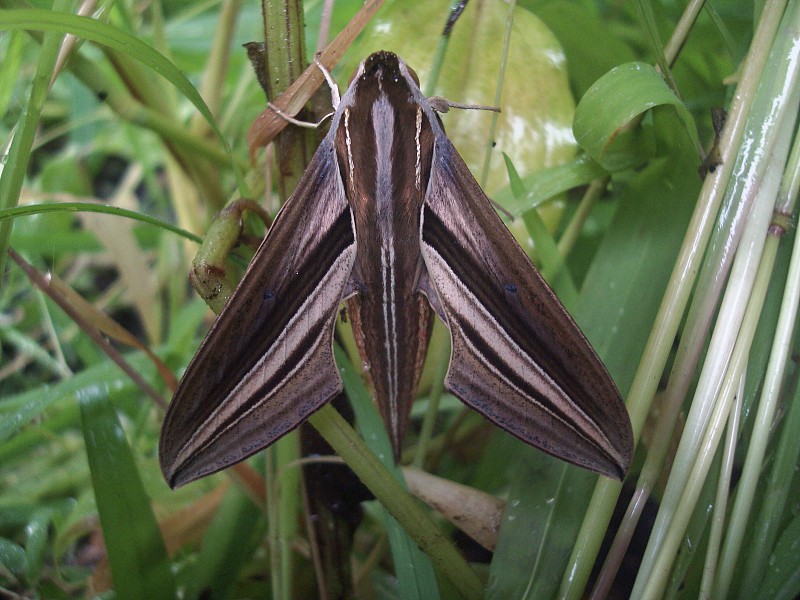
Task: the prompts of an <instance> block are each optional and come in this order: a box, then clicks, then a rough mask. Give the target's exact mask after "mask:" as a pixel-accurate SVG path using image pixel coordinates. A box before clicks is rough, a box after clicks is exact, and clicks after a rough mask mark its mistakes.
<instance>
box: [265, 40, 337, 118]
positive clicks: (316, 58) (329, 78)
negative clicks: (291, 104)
mask: <svg viewBox="0 0 800 600" xmlns="http://www.w3.org/2000/svg"><path fill="white" fill-rule="evenodd" d="M314 64H315V65H317V68H319V70H320V71H322V75H323V76H324V77H325V81H326V82H327V83H328V87H329V88H331V105H332V106H333V112H329V113H328V114H327V115H325V116H324V117H322V118H321V119H320V120H319V121H317V122H316V123H313V122H309V121H301V120H300V119H295V118H294V117H293V116H292V115H290V114H288V113H285V112H284V111H283V110H281V108H280V107H278V106H276V105H275V104H273V103H272V102H267V106H269V107H270V108H271V109H272V110H273V112H274V113H275V114H276V115H278V116H279V117H281V118H282V119H283V120H284V121H286V122H288V123H291V124H292V125H296V126H297V127H305V128H306V129H316V128H317V127H319V126H320V125H322V124H323V123H324V122H325V121H327V120H328V119H329V118H330V117H332V116H333V115H334V114H335V112H336V109H337V108H338V107H339V102H341V96H340V95H339V86H337V85H336V82H335V81H334V80H333V77H332V76H331V72H330V71H328V69H327V68H326V67H325V65H323V64H322V63H321V62H320V60H319V56H318V55H315V56H314Z"/></svg>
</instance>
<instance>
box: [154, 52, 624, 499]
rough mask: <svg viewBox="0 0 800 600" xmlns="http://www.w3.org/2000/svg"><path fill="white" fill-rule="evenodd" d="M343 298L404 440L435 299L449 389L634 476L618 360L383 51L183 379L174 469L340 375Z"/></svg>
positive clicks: (266, 422)
mask: <svg viewBox="0 0 800 600" xmlns="http://www.w3.org/2000/svg"><path fill="white" fill-rule="evenodd" d="M345 298H350V300H349V301H348V314H349V315H350V320H351V322H352V324H353V329H354V333H355V339H356V341H357V345H358V348H359V352H360V354H361V358H362V362H363V364H364V365H365V366H366V369H365V370H366V372H367V376H368V379H369V380H370V383H371V386H372V389H373V394H374V397H375V400H376V402H377V403H378V406H379V408H380V410H381V414H382V416H383V418H384V421H385V422H386V426H387V428H388V430H389V432H390V437H391V439H392V443H393V445H394V448H395V453H396V454H397V455H399V449H400V443H401V441H402V438H403V435H404V432H405V429H406V425H407V422H408V414H409V412H410V409H411V403H412V401H413V399H414V396H415V395H416V389H417V385H418V382H419V376H420V372H421V370H422V362H423V359H424V356H425V352H426V349H427V344H428V337H429V335H430V327H431V307H432V308H433V309H434V310H435V312H436V313H437V314H438V315H439V317H440V318H441V319H442V320H443V321H444V323H445V325H446V326H447V327H448V328H449V330H450V334H451V337H452V341H453V350H452V355H451V360H450V367H449V370H448V373H447V377H446V380H445V385H446V387H447V389H449V390H450V391H451V392H453V393H454V394H455V395H456V396H458V397H459V398H461V400H463V401H464V402H465V403H467V404H468V405H470V406H471V407H473V408H474V409H476V410H477V411H479V412H480V413H481V414H483V415H484V416H486V417H487V418H488V419H490V420H491V421H493V422H494V423H496V424H497V425H499V426H500V427H502V428H503V429H505V430H506V431H509V432H510V433H512V434H514V435H516V436H517V437H519V438H521V439H522V440H524V441H526V442H527V443H529V444H531V445H534V446H536V447H539V448H541V449H542V450H544V451H545V452H548V453H550V454H553V455H555V456H558V457H560V458H563V459H564V460H567V461H570V462H573V463H575V464H578V465H581V466H583V467H586V468H589V469H592V470H595V471H598V472H600V473H605V474H607V475H610V476H612V477H616V478H621V477H622V476H623V475H624V473H625V471H626V470H627V468H628V465H629V464H630V459H631V454H632V447H633V443H632V434H631V428H630V422H629V420H628V416H627V413H626V411H625V407H624V405H623V404H622V401H621V399H620V396H619V393H618V392H617V390H616V387H615V386H614V383H613V381H612V380H611V377H610V376H609V375H608V373H607V371H606V370H605V367H604V366H603V364H602V363H601V362H600V360H599V358H598V357H597V355H596V354H595V353H594V351H593V350H592V348H591V346H590V345H589V343H588V342H587V341H586V339H585V338H584V336H583V334H582V333H581V331H580V329H578V327H577V325H576V324H575V323H574V321H573V320H572V318H571V317H570V316H569V314H568V313H567V312H566V310H565V309H564V308H563V306H562V305H561V304H560V303H559V301H558V299H557V298H556V297H555V295H554V294H553V292H552V291H551V290H550V288H549V287H548V286H547V284H546V283H545V282H544V280H543V279H542V278H541V276H539V274H538V273H537V272H536V270H535V269H534V267H533V265H532V263H531V262H530V259H529V258H528V257H527V255H526V254H525V252H524V251H523V250H522V249H521V248H520V246H519V245H518V244H517V243H516V241H515V240H514V238H513V236H512V235H511V234H510V233H509V231H508V229H507V228H506V227H505V225H503V223H502V221H501V220H500V218H499V217H498V216H497V214H496V213H495V211H494V209H493V207H492V205H491V203H490V201H489V200H488V198H487V197H486V195H485V194H484V193H483V191H482V190H481V189H480V187H479V186H478V184H477V182H476V181H475V179H474V178H473V177H472V175H471V174H470V172H469V170H468V169H467V167H466V165H465V164H464V162H463V160H462V159H461V157H460V156H459V155H458V153H457V152H456V150H455V148H454V147H453V145H452V144H451V143H450V141H449V140H448V139H447V136H446V135H445V133H444V128H443V127H442V124H441V121H440V120H439V116H438V115H437V114H436V112H435V110H434V108H433V107H432V106H431V104H430V102H428V100H427V99H426V98H425V97H424V96H423V95H422V92H421V91H420V89H419V86H418V83H417V81H416V79H415V77H414V76H413V75H412V73H411V72H410V70H409V69H408V68H407V67H406V65H405V63H403V62H402V61H401V60H400V59H399V58H397V57H396V56H395V55H394V54H391V53H389V52H378V53H376V54H373V55H372V56H370V57H369V58H367V59H366V60H365V61H364V62H363V63H362V64H361V65H360V67H359V68H358V70H357V71H356V74H355V75H354V76H353V79H352V80H351V83H350V85H349V87H348V89H347V92H346V93H345V94H344V95H343V96H342V99H341V102H340V103H339V106H338V107H337V108H336V112H335V114H334V117H333V120H332V122H331V129H330V131H329V133H328V135H327V136H326V138H325V140H324V141H323V143H322V145H321V146H320V149H319V150H318V151H317V153H316V154H315V155H314V158H313V159H312V162H311V165H310V166H309V168H308V170H307V171H306V173H305V174H304V176H303V178H302V179H301V181H300V184H299V185H298V189H297V191H295V193H294V194H293V195H292V198H291V199H290V200H289V201H288V202H287V203H286V205H285V206H284V207H283V209H282V210H281V211H280V213H279V215H278V217H277V219H276V220H275V223H274V224H273V226H272V228H271V229H270V231H269V233H268V234H267V237H266V238H265V240H264V242H263V243H262V245H261V247H260V248H259V250H258V252H257V253H256V256H255V257H254V259H253V262H252V263H251V265H250V267H249V268H248V270H247V272H246V273H245V276H244V277H243V279H242V281H241V283H240V284H239V286H238V288H237V290H236V292H235V293H234V294H233V296H232V297H231V299H230V301H229V302H228V304H227V305H226V307H225V308H224V309H223V311H222V313H221V314H220V316H219V318H218V320H217V322H216V323H215V324H214V326H213V327H212V329H211V331H210V332H209V333H208V336H207V337H206V340H205V341H204V342H203V344H202V345H201V347H200V349H199V350H198V352H197V355H196V356H195V358H194V359H193V360H192V362H191V363H190V365H189V367H188V369H187V372H186V374H185V375H184V378H183V380H182V381H181V384H180V386H179V388H178V391H177V392H176V394H175V398H174V400H173V403H172V404H171V405H170V408H169V411H168V413H167V417H166V419H165V422H164V427H163V429H162V434H161V443H160V457H161V464H162V469H163V470H164V473H165V476H166V478H167V481H168V482H170V484H171V485H173V486H175V485H180V484H183V483H186V482H188V481H191V480H193V479H196V478H198V477H201V476H203V475H205V474H208V473H211V472H214V471H217V470H220V469H222V468H224V467H226V466H229V465H231V464H233V463H235V462H238V461H240V460H243V459H244V458H246V457H247V456H249V455H251V454H253V453H255V452H257V451H258V450H260V449H261V448H263V447H265V446H267V445H268V444H270V443H272V442H273V441H275V440H276V439H277V438H278V437H280V436H281V435H283V434H284V433H286V432H287V431H289V430H290V429H292V428H294V427H296V426H297V425H298V424H299V423H300V422H301V421H302V420H303V419H304V418H305V417H307V416H308V414H309V413H310V412H312V411H313V410H316V409H317V408H319V407H320V406H321V405H322V404H323V403H325V402H326V401H328V400H329V399H330V398H331V397H333V396H334V395H335V394H336V393H338V392H339V391H340V390H341V379H340V378H339V375H338V373H337V372H336V367H335V364H334V362H333V356H332V332H333V326H334V320H335V316H336V313H337V311H338V307H339V303H340V301H341V300H342V299H345Z"/></svg>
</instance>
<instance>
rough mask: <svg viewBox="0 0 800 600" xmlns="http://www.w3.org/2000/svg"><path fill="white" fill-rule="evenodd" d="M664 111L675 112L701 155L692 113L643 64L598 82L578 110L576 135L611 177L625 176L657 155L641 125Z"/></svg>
mask: <svg viewBox="0 0 800 600" xmlns="http://www.w3.org/2000/svg"><path fill="white" fill-rule="evenodd" d="M662 106H665V107H670V108H672V109H674V110H675V112H676V113H677V115H678V117H679V119H680V121H681V122H682V123H683V126H684V127H685V129H686V134H687V136H688V137H689V140H690V141H691V144H692V147H694V148H695V149H697V151H698V155H699V150H700V141H699V138H698V135H697V129H696V128H695V124H694V120H693V118H692V115H691V113H690V112H689V110H688V109H687V108H686V106H685V105H684V104H683V102H681V101H680V100H679V99H678V98H677V96H675V94H673V93H672V90H670V89H669V87H668V86H667V84H666V83H664V80H663V79H662V78H661V76H660V75H659V74H658V72H657V71H656V70H655V69H654V68H653V67H652V66H650V65H648V64H645V63H641V62H632V63H627V64H624V65H620V66H619V67H616V68H614V69H612V70H611V71H609V72H608V73H606V74H605V75H604V76H603V77H601V78H600V79H599V80H598V81H597V82H595V84H594V85H593V86H592V87H591V88H590V89H589V91H587V92H586V94H585V95H584V96H583V98H581V101H580V102H579V103H578V106H577V108H576V109H575V121H574V123H573V126H572V130H573V132H574V133H575V139H576V140H577V141H578V144H579V145H580V146H581V147H582V148H583V149H584V150H585V151H586V153H587V154H588V155H589V156H590V157H592V158H593V159H594V160H596V161H597V162H598V163H600V165H602V166H603V168H605V169H606V170H608V171H611V172H615V171H620V170H623V169H627V168H630V167H633V166H636V165H638V164H641V163H642V162H644V160H646V159H647V157H648V156H649V155H650V154H651V153H652V148H651V144H652V139H651V138H650V135H649V134H648V133H647V132H646V131H645V130H644V129H643V128H642V126H641V124H640V119H641V117H642V116H644V114H645V113H646V112H647V111H648V110H650V109H652V108H656V107H662Z"/></svg>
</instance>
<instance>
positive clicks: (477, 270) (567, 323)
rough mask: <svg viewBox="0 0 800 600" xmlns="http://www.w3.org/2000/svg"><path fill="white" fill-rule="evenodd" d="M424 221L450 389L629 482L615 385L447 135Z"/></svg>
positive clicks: (624, 419) (491, 415) (540, 441)
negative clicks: (447, 337)
mask: <svg viewBox="0 0 800 600" xmlns="http://www.w3.org/2000/svg"><path fill="white" fill-rule="evenodd" d="M422 221H423V223H422V254H423V257H424V260H425V264H426V267H427V271H428V279H429V287H430V288H432V289H430V290H427V293H428V295H429V297H430V296H434V295H435V297H432V298H431V304H432V305H433V306H434V308H435V309H436V310H437V312H438V313H439V315H440V317H441V318H442V319H443V320H444V322H445V324H446V325H447V326H448V328H449V329H450V334H451V337H452V343H453V349H452V355H451V358H450V367H449V370H448V373H447V378H446V380H445V386H446V387H447V389H448V390H450V391H451V392H452V393H453V394H455V395H456V396H458V397H459V398H461V400H463V401H464V402H465V403H466V404H468V405H469V406H471V407H472V408H474V409H475V410H477V411H478V412H480V413H481V414H483V415H484V416H485V417H487V418H488V419H490V420H491V421H493V422H494V423H496V424H497V425H499V426H500V427H502V428H503V429H505V430H506V431H508V432H509V433H511V434H513V435H515V436H517V437H519V438H520V439H522V440H523V441H525V442H527V443H528V444H531V445H533V446H536V447H537V448H540V449H541V450H543V451H544V452H547V453H549V454H552V455H554V456H557V457H559V458H561V459H563V460H566V461H568V462H571V463H574V464H577V465H580V466H582V467H585V468H587V469H590V470H593V471H597V472H599V473H603V474H606V475H609V476H611V477H615V478H617V479H621V478H622V477H623V476H624V474H625V472H626V471H627V469H628V467H629V465H630V461H631V455H632V452H633V442H632V437H633V436H632V433H631V426H630V420H629V418H628V414H627V412H626V409H625V406H624V404H623V403H622V400H621V398H620V395H619V392H618V391H617V389H616V387H615V385H614V382H613V381H612V380H611V377H610V376H609V374H608V372H607V371H606V369H605V367H604V366H603V364H602V363H601V361H600V359H599V358H598V357H597V355H596V354H595V352H594V350H593V349H592V347H591V345H590V344H589V342H588V341H587V340H586V338H585V337H584V336H583V334H582V332H581V331H580V329H579V328H578V326H577V325H576V324H575V322H574V321H573V320H572V318H571V317H570V315H569V314H568V313H567V311H566V310H565V309H564V307H563V306H562V305H561V303H560V302H559V301H558V299H557V298H556V296H555V295H554V294H553V292H552V291H551V290H550V288H549V287H548V286H547V284H546V283H545V282H544V280H543V279H542V277H541V276H540V275H539V274H538V272H537V271H536V270H535V268H534V267H533V264H532V263H531V261H530V259H529V258H528V256H527V255H526V254H525V252H524V251H523V250H522V248H521V247H520V246H519V244H517V242H516V240H515V239H514V238H513V236H512V235H511V233H510V232H509V231H508V229H507V228H506V227H505V225H503V223H502V221H501V220H500V218H499V217H498V216H497V213H496V212H495V211H494V209H493V207H492V205H491V203H490V202H489V200H488V199H487V197H486V195H485V194H484V193H483V191H482V190H481V189H480V187H479V186H478V184H477V182H476V181H475V179H474V178H473V177H472V175H471V173H470V172H469V170H468V169H467V167H466V165H465V164H464V162H463V160H462V159H461V157H460V156H459V155H458V153H457V152H456V150H455V148H454V147H453V146H452V144H451V143H450V142H449V141H448V140H447V139H446V138H444V137H443V136H440V138H439V139H437V141H436V148H435V153H434V159H433V169H432V173H431V181H430V184H429V188H428V194H427V196H426V201H425V206H424V208H423V217H422Z"/></svg>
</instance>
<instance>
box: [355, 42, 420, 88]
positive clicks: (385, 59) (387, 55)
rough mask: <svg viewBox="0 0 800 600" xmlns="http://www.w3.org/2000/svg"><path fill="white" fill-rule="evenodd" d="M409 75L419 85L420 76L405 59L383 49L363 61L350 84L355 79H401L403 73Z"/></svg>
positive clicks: (394, 80)
mask: <svg viewBox="0 0 800 600" xmlns="http://www.w3.org/2000/svg"><path fill="white" fill-rule="evenodd" d="M404 73H405V74H407V75H409V76H410V77H411V78H412V79H413V80H414V83H416V84H417V87H419V77H417V74H416V73H415V72H414V69H412V68H411V67H409V66H408V65H406V63H404V62H403V60H402V59H401V58H400V57H399V56H397V55H396V54H395V53H394V52H389V51H387V50H381V51H379V52H375V53H374V54H371V55H369V56H368V57H367V58H366V59H365V60H364V62H362V63H361V64H360V65H359V67H358V69H356V72H355V73H353V76H352V77H351V78H350V81H349V82H348V85H351V84H352V83H353V82H354V81H355V80H357V79H360V80H367V79H376V80H380V81H393V82H396V81H399V80H400V79H402V78H403V74H404Z"/></svg>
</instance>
